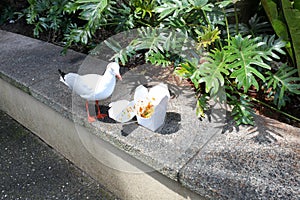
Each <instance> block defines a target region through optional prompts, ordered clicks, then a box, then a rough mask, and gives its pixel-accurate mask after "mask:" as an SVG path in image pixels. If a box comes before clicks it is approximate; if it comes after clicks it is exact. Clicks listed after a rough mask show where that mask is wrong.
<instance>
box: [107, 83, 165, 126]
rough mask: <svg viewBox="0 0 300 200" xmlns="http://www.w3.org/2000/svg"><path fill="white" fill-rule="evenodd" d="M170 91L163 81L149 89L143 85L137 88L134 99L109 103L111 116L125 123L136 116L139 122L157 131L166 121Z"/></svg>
mask: <svg viewBox="0 0 300 200" xmlns="http://www.w3.org/2000/svg"><path fill="white" fill-rule="evenodd" d="M169 99H170V93H169V90H168V86H167V85H166V84H163V83H159V84H158V85H156V86H154V87H152V88H150V90H148V89H147V88H146V87H144V86H143V85H140V86H138V87H137V88H136V89H135V93H134V100H133V101H127V100H119V101H116V102H112V103H110V104H109V107H110V109H109V110H108V114H109V117H110V118H112V119H114V120H116V121H118V122H121V123H125V122H128V121H129V120H131V119H132V118H133V117H134V116H136V118H137V122H138V124H140V125H142V126H144V127H146V128H148V129H150V130H151V131H156V130H157V129H158V128H159V127H161V126H162V125H163V123H164V120H165V117H166V112H167V106H168V101H169Z"/></svg>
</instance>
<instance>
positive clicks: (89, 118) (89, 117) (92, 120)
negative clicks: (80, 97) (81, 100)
mask: <svg viewBox="0 0 300 200" xmlns="http://www.w3.org/2000/svg"><path fill="white" fill-rule="evenodd" d="M85 108H86V112H87V115H88V121H89V122H90V123H91V122H94V121H96V119H95V117H92V116H90V111H89V102H88V101H86V102H85Z"/></svg>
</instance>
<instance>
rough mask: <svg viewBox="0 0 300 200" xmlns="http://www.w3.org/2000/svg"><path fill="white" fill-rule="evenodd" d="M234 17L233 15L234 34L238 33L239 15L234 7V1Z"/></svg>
mask: <svg viewBox="0 0 300 200" xmlns="http://www.w3.org/2000/svg"><path fill="white" fill-rule="evenodd" d="M234 17H235V34H238V33H239V17H238V13H237V9H236V3H235V4H234Z"/></svg>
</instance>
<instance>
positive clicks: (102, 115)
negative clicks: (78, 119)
mask: <svg viewBox="0 0 300 200" xmlns="http://www.w3.org/2000/svg"><path fill="white" fill-rule="evenodd" d="M96 106H97V109H98V114H97V118H98V119H103V118H104V117H106V116H107V114H102V113H101V112H100V106H99V101H98V100H96Z"/></svg>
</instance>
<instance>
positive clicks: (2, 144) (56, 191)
mask: <svg viewBox="0 0 300 200" xmlns="http://www.w3.org/2000/svg"><path fill="white" fill-rule="evenodd" d="M0 199H60V200H61V199H80V200H81V199H97V200H99V199H116V198H115V197H114V195H112V194H111V193H110V192H109V191H108V190H106V189H105V188H103V187H102V186H101V185H100V184H99V183H98V182H96V181H95V180H93V179H92V178H91V177H89V176H88V175H87V174H85V173H84V172H82V171H81V170H79V169H78V168H77V167H76V166H74V165H73V164H72V163H70V162H69V161H68V160H66V159H64V158H63V157H62V156H61V155H60V154H58V153H57V152H56V151H55V150H53V149H52V148H51V147H49V146H47V145H46V144H45V143H44V142H43V141H41V140H40V139H39V138H38V137H36V136H35V135H33V134H32V133H31V132H30V131H28V130H27V129H25V128H24V127H23V126H22V125H20V124H18V123H17V122H16V121H14V120H13V119H12V118H10V117H9V116H8V115H6V114H5V113H3V112H2V111H0Z"/></svg>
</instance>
